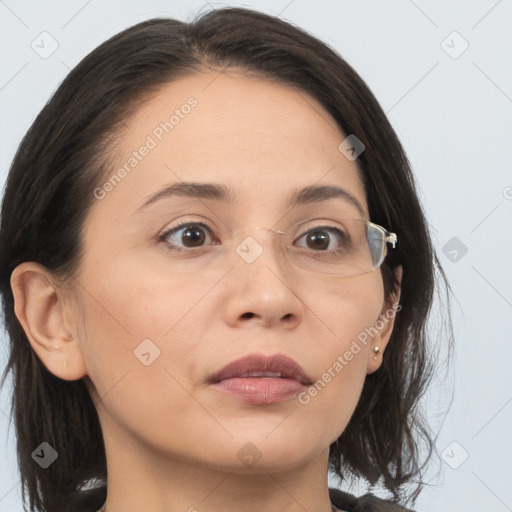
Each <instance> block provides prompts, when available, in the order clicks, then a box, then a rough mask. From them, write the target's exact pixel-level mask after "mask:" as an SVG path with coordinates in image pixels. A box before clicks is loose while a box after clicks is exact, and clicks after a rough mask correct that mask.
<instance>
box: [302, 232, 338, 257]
mask: <svg viewBox="0 0 512 512" xmlns="http://www.w3.org/2000/svg"><path fill="white" fill-rule="evenodd" d="M303 239H304V240H305V243H306V248H307V249H313V250H315V251H326V250H332V249H337V248H338V247H336V246H334V247H332V245H331V242H334V244H335V243H336V241H337V242H338V244H341V243H342V242H343V240H344V235H343V233H342V232H341V231H340V230H339V229H336V228H332V227H328V226H325V227H318V228H315V229H312V230H310V231H308V232H307V233H305V234H304V235H302V236H301V237H300V238H299V241H300V240H303ZM302 247H304V245H302Z"/></svg>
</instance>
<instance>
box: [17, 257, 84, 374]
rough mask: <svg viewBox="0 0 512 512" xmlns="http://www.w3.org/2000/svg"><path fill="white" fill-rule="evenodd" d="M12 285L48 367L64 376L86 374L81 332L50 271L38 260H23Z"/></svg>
mask: <svg viewBox="0 0 512 512" xmlns="http://www.w3.org/2000/svg"><path fill="white" fill-rule="evenodd" d="M11 288H12V291H13V295H14V313H15V314H16V317H17V318H18V321H19V322H20V324H21V326H22V327H23V330H24V331H25V335H26V336H27V339H28V341H29V342H30V345H31V346H32V348H33V350H34V352H35V353H36V354H37V356H38V357H39V359H40V360H41V361H42V362H43V364H44V365H45V366H46V368H47V369H48V370H49V371H50V372H51V373H53V374H54V375H55V376H57V377H59V378H61V379H64V380H78V379H80V378H82V377H83V376H85V375H87V369H86V366H85V362H84V359H83V357H82V353H81V351H80V348H79V346H78V344H77V341H76V338H77V337H78V336H77V335H76V333H75V336H73V334H72V333H71V332H70V329H69V326H68V322H67V317H68V316H69V315H68V310H67V309H66V304H65V301H64V294H63V293H62V292H61V291H60V289H59V287H58V285H57V284H56V283H54V280H53V279H52V276H51V273H50V271H48V269H47V268H46V267H44V266H42V265H40V264H38V263H35V262H25V263H22V264H20V265H18V266H17V267H16V268H15V269H14V271H13V272H12V274H11Z"/></svg>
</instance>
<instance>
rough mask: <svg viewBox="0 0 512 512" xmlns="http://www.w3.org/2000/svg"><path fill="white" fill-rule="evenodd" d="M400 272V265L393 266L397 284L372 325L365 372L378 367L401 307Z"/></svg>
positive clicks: (372, 370) (401, 269)
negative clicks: (372, 333) (371, 336)
mask: <svg viewBox="0 0 512 512" xmlns="http://www.w3.org/2000/svg"><path fill="white" fill-rule="evenodd" d="M402 274H403V268H402V265H400V266H398V267H396V268H395V276H396V278H397V280H398V286H397V287H396V288H395V291H394V292H393V294H392V296H391V300H390V301H387V302H385V303H384V306H383V308H382V311H381V313H380V315H379V318H378V319H377V321H376V322H375V324H374V325H373V327H372V329H374V331H373V332H375V334H374V336H373V338H372V343H371V345H369V352H368V362H367V366H366V373H367V374H368V373H373V372H375V371H376V370H378V369H379V368H380V366H381V364H382V357H383V355H384V350H385V349H386V347H387V344H388V342H389V338H390V337H391V333H392V332H393V326H394V325H395V317H396V314H397V312H398V311H400V309H402V306H401V305H400V304H399V302H400V291H401V285H402ZM370 330H371V329H370ZM375 347H378V351H377V352H375V350H376V348H375Z"/></svg>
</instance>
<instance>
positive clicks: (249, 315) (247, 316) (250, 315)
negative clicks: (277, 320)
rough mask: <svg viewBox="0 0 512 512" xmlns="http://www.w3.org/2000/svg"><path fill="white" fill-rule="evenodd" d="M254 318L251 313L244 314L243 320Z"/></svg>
mask: <svg viewBox="0 0 512 512" xmlns="http://www.w3.org/2000/svg"><path fill="white" fill-rule="evenodd" d="M253 316H254V313H251V312H250V311H249V312H248V313H244V314H243V315H242V318H252V317H253Z"/></svg>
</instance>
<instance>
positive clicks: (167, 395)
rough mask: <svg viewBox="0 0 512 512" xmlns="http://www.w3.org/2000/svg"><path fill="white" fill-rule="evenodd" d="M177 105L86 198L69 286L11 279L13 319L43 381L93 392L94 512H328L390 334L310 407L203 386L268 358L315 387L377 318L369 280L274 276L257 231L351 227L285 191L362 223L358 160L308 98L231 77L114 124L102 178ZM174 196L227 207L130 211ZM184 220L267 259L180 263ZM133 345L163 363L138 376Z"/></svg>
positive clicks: (178, 84) (207, 79)
mask: <svg viewBox="0 0 512 512" xmlns="http://www.w3.org/2000/svg"><path fill="white" fill-rule="evenodd" d="M190 96H194V97H195V98H196V99H197V100H198V105H197V106H196V107H195V108H194V109H192V111H191V113H190V114H189V115H187V116H185V117H184V118H183V119H180V122H179V124H178V125H177V126H175V128H174V129H173V130H172V132H171V133H169V134H166V135H165V137H164V138H163V140H162V141H161V142H159V143H158V145H157V147H155V148H154V149H152V150H151V151H150V152H149V154H148V155H147V156H146V157H145V158H144V159H143V160H142V161H141V162H140V163H139V164H138V165H137V167H136V168H134V169H133V170H132V171H131V172H130V174H129V175H127V176H126V177H125V178H124V179H123V180H122V182H121V183H119V184H117V185H116V186H115V187H114V189H113V190H111V191H110V192H109V193H108V194H106V196H105V197H104V199H102V200H94V204H93V208H92V211H91V213H90V214H89V216H88V218H87V220H86V225H85V229H84V244H85V258H84V260H83V261H82V262H81V265H80V268H79V271H78V273H77V275H76V276H75V279H73V280H72V281H71V286H64V285H63V284H62V283H59V282H58V281H57V280H56V279H55V277H54V276H53V275H52V274H51V273H50V272H49V271H48V270H47V269H45V268H44V267H43V266H41V265H39V264H37V263H35V262H26V263H23V264H22V265H20V266H19V267H17V268H16V270H15V271H14V272H13V275H12V288H13V292H14V296H15V304H16V306H15V311H16V315H17V317H18V319H19V321H20V322H21V324H22V326H23V328H24V330H25V332H26V334H27V337H28V339H29V341H30V343H31V345H32V347H33V349H34V351H35V352H36V353H37V355H38V356H39V357H40V359H41V360H42V361H43V362H44V364H45V365H46V367H47V368H48V369H49V370H50V371H51V372H52V373H53V374H54V375H56V376H58V377H60V378H61V379H64V380H76V379H80V378H85V381H86V382H87V384H88V386H89V388H90V390H91V393H92V396H93V399H94V401H95V404H96V406H97V410H98V414H99V418H100V421H101V426H102V429H103V435H104V439H105V445H106V452H107V464H108V474H109V481H108V497H107V507H106V510H107V511H108V512H118V511H121V510H123V511H125V512H131V511H139V510H151V511H154V512H174V511H190V512H192V511H193V510H197V511H198V512H201V511H208V512H217V511H219V512H220V511H223V512H229V511H237V512H240V511H259V512H261V511H268V512H270V511H276V510H280V511H289V512H291V511H304V510H307V511H311V512H313V511H314V512H319V511H320V512H328V511H330V510H331V508H330V502H329V498H328V492H327V489H328V485H327V466H328V452H329V445H330V444H331V443H332V442H334V441H335V440H336V438H337V437H338V436H339V435H340V433H341V432H342V431H343V430H344V428H345V427H346V425H347V423H348V421H349V419H350V417H351V415H352V413H353V411H354V409H355V406H356V404H357V401H358V399H359V396H360V393H361V390H362V386H363V383H364V379H365V376H366V375H367V374H368V373H371V372H374V371H376V370H377V369H378V368H379V366H380V364H381V362H382V353H383V352H384V349H385V347H386V344H387V342H388V340H389V337H390V335H391V331H392V327H393V319H391V320H389V321H388V322H387V323H386V326H385V327H384V328H383V329H382V330H380V331H379V332H378V334H377V335H375V336H374V337H373V338H372V339H370V341H369V343H368V344H367V345H366V346H363V347H362V350H361V351H360V352H359V353H358V354H357V355H355V356H354V358H353V359H352V360H351V361H350V363H349V364H347V365H346V366H345V367H344V368H343V370H342V371H341V372H339V373H337V374H336V377H335V378H333V379H332V380H331V382H329V383H328V385H326V386H325V387H324V388H323V389H322V390H321V391H320V392H319V393H318V394H317V395H316V396H315V397H313V398H311V401H310V402H309V403H308V404H307V405H304V404H301V403H299V401H298V400H297V398H296V397H292V398H290V399H287V400H284V401H282V402H279V403H277V404H267V405H265V404H251V403H247V402H245V401H242V400H240V399H238V398H236V397H233V396H228V395H224V394H221V393H219V392H218V391H215V390H213V389H212V388H211V387H209V385H208V382H207V378H208V377H209V376H210V375H211V374H212V372H214V371H218V370H220V369H221V368H222V367H223V366H225V365H226V364H227V363H229V362H231V361H232V360H234V359H237V358H239V357H241V356H244V355H246V354H250V353H259V354H277V353H279V354H286V355H287V356H289V357H291V358H292V359H294V360H295V361H297V362H298V363H299V364H300V365H301V366H302V367H303V368H304V369H305V370H306V372H307V373H308V375H309V376H310V377H312V380H314V381H316V380H317V379H320V378H321V377H322V374H324V372H325V371H326V370H327V369H328V368H329V367H332V365H333V363H334V362H335V361H336V360H337V357H338V356H339V355H341V354H343V353H344V352H345V351H346V350H348V349H349V347H350V345H351V343H352V342H353V340H355V339H356V337H357V335H358V334H359V333H361V332H362V331H364V329H365V328H370V327H371V326H373V325H374V323H375V322H376V320H377V319H379V315H381V314H383V313H384V312H385V311H387V310H389V305H386V304H385V303H384V291H383V282H382V277H381V272H380V270H379V269H377V270H374V271H371V272H369V273H367V274H364V275H360V276H356V277H351V278H344V279H341V280H339V279H338V280H336V279H326V278H324V277H318V276H317V277H314V276H312V275H311V274H309V275H307V274H305V273H304V272H302V271H301V270H299V269H297V268H293V266H291V265H289V264H286V262H285V264H283V262H282V260H281V259H280V257H279V256H278V253H277V252H276V251H275V250H274V249H273V245H272V243H271V240H272V235H271V233H269V232H266V231H265V230H262V229H258V228H261V227H266V228H271V227H275V226H277V227H278V228H281V229H283V230H286V228H287V227H288V226H290V225H291V223H293V222H296V221H298V220H302V219H305V218H310V217H311V215H312V214H314V213H315V212H320V213H321V215H320V218H323V219H325V218H327V219H329V218H330V213H331V212H333V211H336V212H341V213H343V214H344V215H345V216H349V217H361V215H360V214H358V212H357V210H356V209H355V207H354V206H353V205H351V204H350V203H348V202H346V201H343V200H342V199H330V200H328V201H324V202H322V203H317V204H312V205H308V206H299V207H295V208H293V209H292V210H290V209H289V208H287V206H286V203H285V201H286V199H287V197H288V194H289V193H290V191H291V190H292V189H294V188H302V187H305V186H307V185H316V184H321V185H324V184H325V185H326V184H331V185H338V186H340V187H342V188H344V189H345V190H347V191H348V192H350V194H352V195H353V196H354V197H355V198H356V199H357V200H358V201H359V202H360V203H361V205H362V206H363V209H364V214H365V216H364V218H365V219H369V215H368V206H367V202H366V197H365V190H364V187H363V184H362V182H361V180H360V178H359V175H358V168H357V161H350V160H348V159H347V158H346V157H345V156H344V155H343V154H342V153H341V152H340V151H339V150H338V146H339V144H340V143H341V141H342V140H343V139H344V138H345V137H346V135H345V134H343V133H342V132H341V131H340V130H339V128H338V127H337V126H336V124H335V122H334V120H333V119H332V118H331V117H330V116H329V114H328V113H327V112H326V111H325V110H324V109H323V107H322V106H321V105H320V104H319V103H318V102H316V100H314V99H313V98H312V97H311V96H309V95H307V94H306V93H299V92H297V91H295V90H293V89H290V88H288V87H286V86H284V85H279V84H276V83H273V82H270V81H267V80H263V79H257V78H254V77H250V76H248V75H245V76H244V75H243V74H242V73H238V72H236V70H234V69H231V70H229V71H226V72H224V73H222V74H220V75H219V73H218V72H205V73H201V74H197V75H195V76H191V77H186V78H182V79H180V80H178V81H175V82H173V83H169V84H167V85H166V86H165V87H164V88H163V89H162V90H161V91H160V92H159V93H158V94H157V95H156V96H154V97H153V98H152V99H151V100H150V101H149V102H148V103H146V104H145V105H144V106H143V107H142V108H140V110H139V111H138V112H137V113H136V115H135V116H134V117H133V118H131V119H130V120H128V121H127V128H126V131H125V132H124V133H123V134H122V139H121V140H122V142H121V144H120V145H119V146H117V147H116V149H115V152H114V161H115V163H116V166H114V170H115V169H117V168H118V167H121V166H122V165H123V164H124V163H125V162H126V161H127V159H128V158H129V156H130V155H131V153H132V152H133V151H134V150H136V149H138V148H139V147H140V146H141V145H142V144H144V143H145V141H146V138H147V136H148V135H150V134H151V133H152V131H153V130H154V128H155V126H157V125H159V123H161V122H162V121H164V120H166V119H169V117H170V115H172V113H173V111H174V110H175V109H176V108H179V107H180V106H181V105H183V104H184V103H186V101H187V99H188V98H189V97H190ZM241 106H242V107H241ZM107 178H108V177H107ZM180 181H195V182H216V183H222V184H224V185H226V186H229V187H231V188H232V189H233V192H234V194H235V197H236V201H234V202H233V203H232V204H228V203H220V202H218V201H214V200H211V199H201V200H198V199H190V198H185V197H173V198H167V199H163V200H161V201H158V202H155V203H154V204H152V205H151V206H149V207H148V208H147V209H145V210H143V211H142V212H138V213H137V212H136V211H135V210H136V209H137V208H138V207H139V206H141V205H142V204H143V203H144V202H145V200H146V199H147V198H148V197H150V196H151V195H152V194H154V193H155V192H157V191H159V190H160V189H161V188H163V187H164V186H165V185H168V184H171V183H177V182H180ZM185 220H186V221H189V220H190V221H203V222H205V223H207V224H208V225H209V226H211V228H212V231H213V232H214V237H216V238H217V239H218V240H220V241H221V242H223V243H225V244H228V243H229V242H230V240H231V239H232V240H233V242H232V246H231V247H232V248H234V247H236V246H237V245H238V243H239V242H241V241H242V240H243V239H244V238H245V237H246V236H249V235H251V236H253V238H255V239H257V240H258V241H259V243H260V244H261V246H262V247H263V249H264V250H263V252H262V254H261V255H260V256H259V257H258V258H257V259H256V260H255V261H254V262H252V263H250V264H249V263H247V262H246V261H244V260H243V259H242V258H240V257H239V256H238V254H236V253H235V252H234V250H231V251H230V253H229V254H230V256H229V257H226V259H225V261H224V262H223V263H221V264H218V265H217V266H216V267H215V265H213V264H212V263H211V262H209V260H208V259H207V257H205V256H202V257H201V256H193V257H188V258H184V257H182V256H180V255H177V254H176V253H175V252H172V251H170V250H169V247H168V245H167V244H166V243H165V241H158V240H157V239H158V235H161V234H162V233H164V232H165V231H166V230H168V229H169V228H171V227H174V226H176V225H177V224H179V223H180V222H182V221H185ZM230 237H231V238H230ZM211 240H212V239H207V240H206V244H208V243H209V242H210V243H211ZM235 240H236V243H235ZM168 241H169V239H168ZM172 241H173V242H174V243H181V244H182V245H181V246H182V247H183V242H182V241H181V240H180V239H179V237H174V238H173V239H172ZM226 246H227V245H226ZM218 248H219V246H217V247H216V246H211V245H210V246H209V250H210V251H212V250H215V249H218ZM198 262H199V263H198ZM397 275H398V277H399V278H400V277H401V270H400V269H399V272H398V274H397ZM398 298H399V290H397V295H396V296H395V300H398ZM248 312H250V313H252V314H253V315H252V316H251V315H247V314H246V313H248ZM144 339H150V340H151V342H152V343H154V345H156V346H157V347H158V348H159V350H160V355H159V357H157V358H156V359H155V360H154V361H153V362H152V363H151V364H150V365H147V366H146V365H144V364H142V363H141V361H140V360H139V359H138V358H137V357H135V356H134V351H136V349H137V347H138V346H139V345H140V344H141V342H142V340H144ZM375 346H378V347H379V348H380V353H379V354H378V356H375V354H374V352H373V347H375ZM65 361H67V362H68V363H67V365H66V363H65ZM247 443H252V445H247ZM240 450H242V452H240ZM244 450H245V451H244ZM247 450H248V453H250V454H254V455H255V456H256V457H260V458H259V460H257V462H256V463H255V464H253V465H251V466H249V465H247V464H244V463H243V461H242V459H241V456H240V453H242V454H243V453H245V452H246V451H247Z"/></svg>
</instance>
